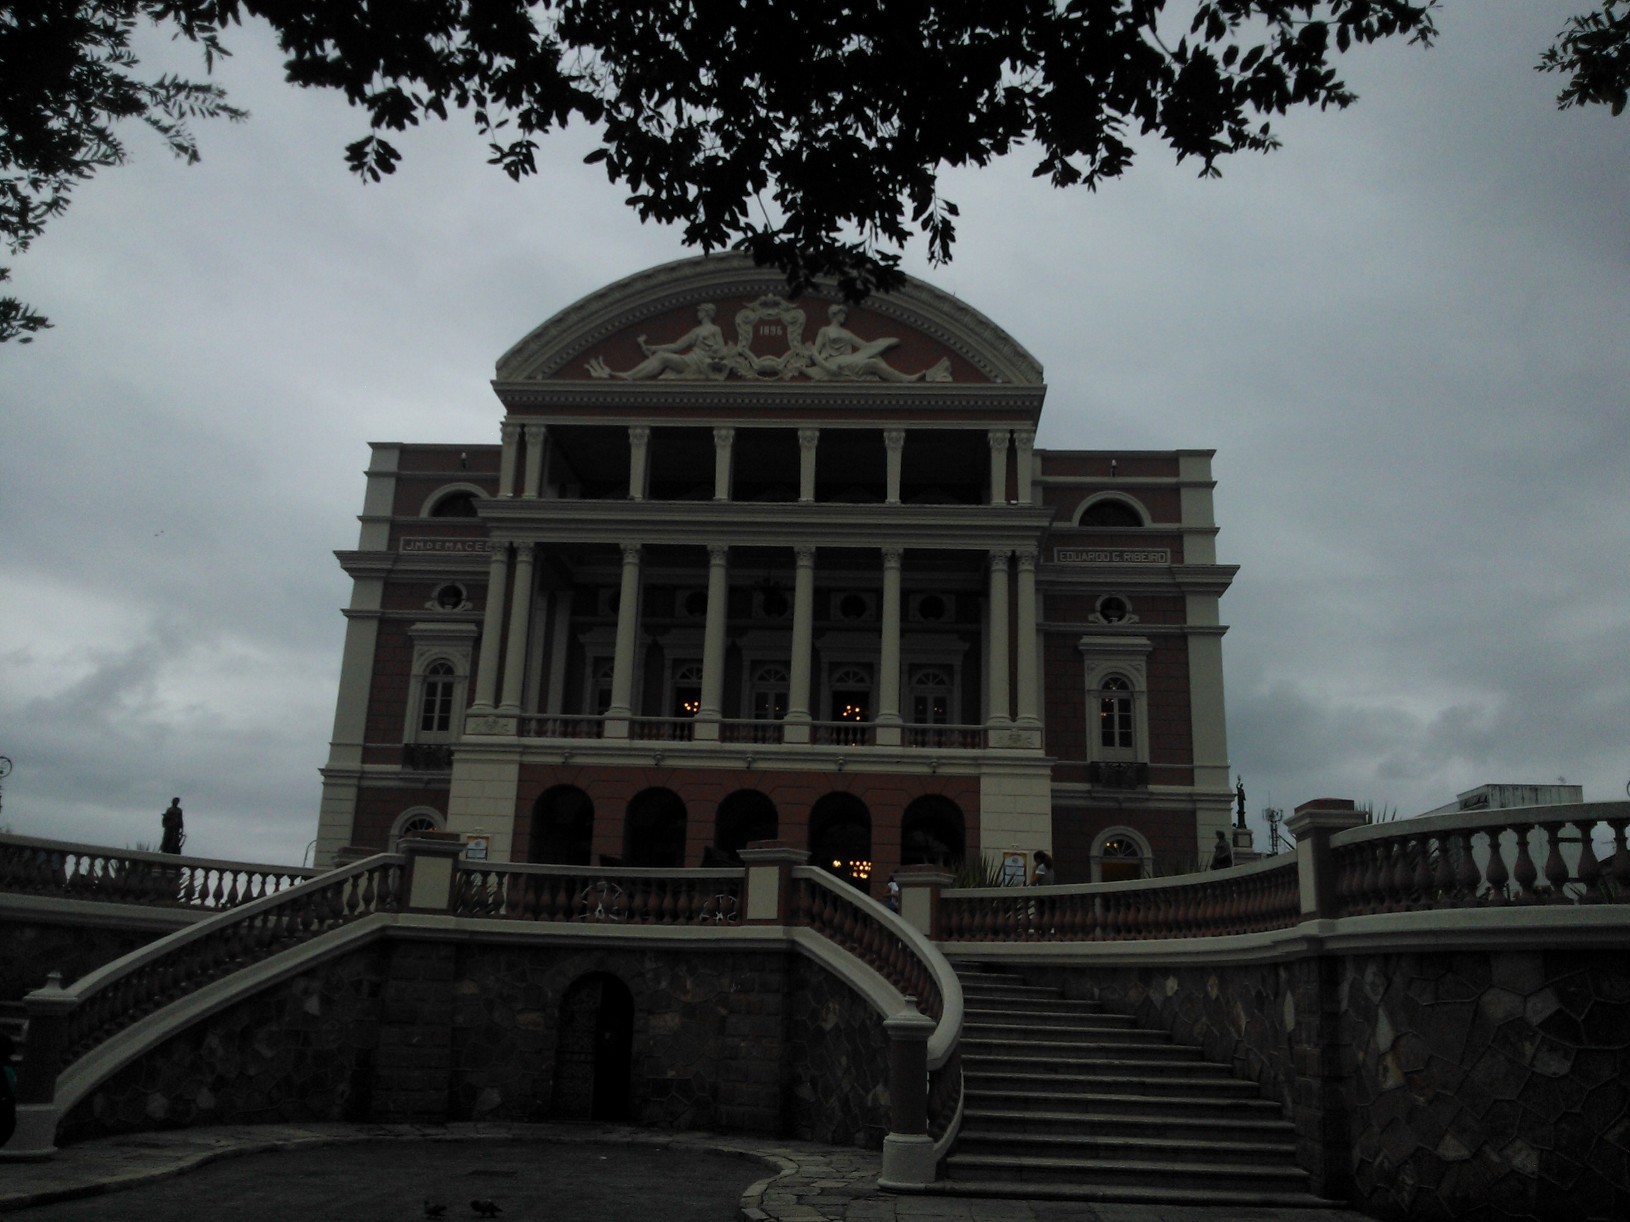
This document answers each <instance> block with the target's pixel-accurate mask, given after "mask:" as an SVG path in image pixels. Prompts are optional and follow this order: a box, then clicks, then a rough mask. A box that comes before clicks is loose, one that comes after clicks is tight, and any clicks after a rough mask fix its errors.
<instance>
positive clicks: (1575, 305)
mask: <svg viewBox="0 0 1630 1222" xmlns="http://www.w3.org/2000/svg"><path fill="white" fill-rule="evenodd" d="M1582 7H1584V0H1447V2H1446V5H1445V9H1444V11H1443V12H1442V14H1441V16H1440V25H1441V29H1442V37H1441V40H1440V43H1439V45H1438V46H1437V47H1436V48H1435V49H1433V50H1431V51H1423V50H1420V49H1418V48H1411V47H1406V46H1397V47H1386V48H1382V49H1375V48H1368V49H1363V50H1361V51H1358V52H1356V53H1354V54H1351V55H1349V56H1347V57H1346V59H1345V61H1344V63H1343V71H1344V74H1345V76H1346V77H1347V79H1348V81H1349V83H1350V84H1352V85H1353V86H1354V87H1355V88H1356V89H1357V90H1358V91H1359V93H1360V94H1361V95H1362V96H1361V100H1360V102H1359V103H1358V104H1357V105H1356V106H1354V107H1353V108H1351V109H1349V110H1348V111H1346V112H1344V113H1335V112H1332V113H1328V114H1311V115H1303V116H1296V117H1294V118H1292V119H1290V120H1288V121H1283V122H1281V123H1279V124H1277V126H1278V127H1279V128H1280V130H1281V133H1282V135H1283V137H1284V140H1285V148H1284V149H1282V150H1281V151H1279V152H1277V153H1274V154H1271V155H1269V156H1266V157H1262V156H1254V155H1252V156H1242V157H1238V158H1235V159H1233V160H1231V161H1229V162H1227V163H1226V164H1225V165H1224V177H1223V178H1222V180H1220V181H1202V180H1198V179H1196V178H1195V176H1194V174H1193V172H1192V171H1191V170H1190V169H1189V168H1188V167H1187V166H1185V167H1181V168H1178V167H1174V166H1172V165H1170V164H1168V163H1167V162H1166V161H1165V160H1164V159H1163V158H1162V157H1161V155H1160V154H1159V153H1158V152H1156V151H1154V150H1150V151H1149V152H1148V153H1147V154H1146V155H1145V156H1143V157H1142V158H1140V160H1139V162H1138V163H1137V164H1136V165H1134V167H1133V168H1132V170H1131V171H1130V172H1129V174H1128V175H1127V177H1126V178H1124V179H1123V180H1121V181H1120V182H1118V183H1113V184H1110V185H1108V186H1106V187H1105V188H1104V189H1103V190H1101V191H1100V192H1099V193H1098V194H1096V195H1093V194H1089V193H1087V192H1084V191H1075V192H1057V191H1054V190H1052V189H1051V188H1049V187H1047V186H1046V185H1045V184H1044V183H1042V182H1039V181H1036V180H1033V179H1031V177H1030V169H1031V164H1032V162H1031V159H1027V158H1026V157H1025V156H1024V155H1022V154H1021V155H1019V156H1017V157H1014V158H1011V159H1009V160H1008V161H1006V162H1004V163H1001V164H999V165H998V166H996V167H995V168H993V169H991V170H987V171H982V172H978V173H969V174H956V175H952V176H950V177H949V178H948V179H947V181H946V183H945V193H946V194H947V195H948V196H949V197H950V198H952V199H953V200H955V201H956V202H957V203H958V204H959V205H960V206H961V209H962V220H961V224H960V227H959V234H960V236H959V241H958V244H957V247H956V250H955V262H954V263H953V264H951V265H950V266H949V267H944V268H930V267H928V266H927V265H926V263H925V261H924V260H923V258H922V252H921V249H920V248H919V249H918V250H915V251H912V252H909V259H910V261H909V265H908V266H909V270H911V271H912V272H913V273H914V274H916V275H919V276H922V277H924V278H926V279H928V280H930V281H931V282H933V283H935V284H937V285H939V286H940V287H942V288H945V289H948V290H950V291H952V292H954V293H957V294H959V295H960V296H962V297H963V298H965V299H966V300H968V301H969V302H970V303H972V304H973V305H974V306H976V307H977V308H978V309H980V310H981V311H983V312H984V313H985V314H986V315H987V316H989V317H990V318H991V319H992V320H994V321H995V322H996V323H997V324H998V325H1000V326H1002V327H1004V328H1005V329H1007V330H1008V331H1009V332H1010V333H1012V334H1013V335H1014V336H1015V337H1016V338H1017V339H1018V340H1019V341H1020V342H1021V343H1023V344H1024V345H1025V346H1026V347H1028V348H1029V349H1030V351H1031V352H1033V353H1034V354H1035V355H1036V357H1037V358H1038V359H1039V360H1040V361H1041V362H1042V364H1043V366H1044V368H1045V370H1046V375H1047V381H1048V383H1049V386H1050V390H1049V394H1048V401H1047V408H1046V412H1045V414H1044V416H1043V421H1042V430H1041V435H1040V437H1039V438H1038V444H1040V445H1047V446H1053V447H1059V448H1087V449H1098V448H1134V449H1135V448H1148V449H1169V448H1173V447H1185V448H1186V447H1205V448H1214V449H1215V450H1216V451H1217V457H1216V461H1215V471H1216V476H1217V479H1218V481H1219V482H1218V488H1217V515H1218V522H1219V524H1220V526H1221V535H1220V537H1219V540H1218V553H1219V559H1220V560H1221V561H1222V562H1224V563H1230V564H1238V565H1239V566H1240V573H1239V576H1238V578H1237V579H1236V581H1235V583H1234V586H1233V588H1232V590H1231V591H1230V592H1229V593H1228V595H1227V596H1226V597H1225V598H1224V600H1223V618H1224V621H1225V622H1226V623H1228V624H1229V625H1230V628H1229V631H1228V634H1227V636H1226V637H1225V639H1224V660H1225V665H1226V674H1227V679H1226V682H1227V696H1228V736H1229V746H1230V754H1231V756H1232V761H1233V765H1234V767H1235V769H1236V770H1237V771H1238V772H1239V773H1240V774H1241V775H1242V776H1243V778H1244V780H1245V785H1246V788H1247V791H1248V794H1249V805H1250V808H1251V811H1252V814H1253V818H1256V817H1257V816H1258V815H1259V812H1260V811H1261V809H1262V808H1263V807H1264V806H1266V805H1269V804H1272V805H1274V806H1278V807H1283V808H1285V809H1286V810H1287V811H1288V809H1289V808H1291V807H1293V806H1295V805H1296V804H1298V803H1300V802H1303V801H1305V800H1307V799H1309V798H1313V797H1319V796H1325V795H1333V796H1342V797H1351V798H1354V799H1357V800H1359V801H1367V802H1370V803H1373V804H1374V805H1376V806H1385V807H1391V808H1397V809H1398V810H1399V812H1400V813H1401V814H1403V815H1410V814H1415V813H1418V812H1420V811H1423V810H1426V809H1428V808H1430V807H1433V806H1436V805H1439V804H1441V803H1443V802H1446V801H1449V800H1450V799H1452V798H1453V797H1454V795H1455V794H1456V793H1457V792H1460V791H1462V790H1465V789H1469V788H1471V787H1473V786H1475V785H1478V784H1481V783H1483V782H1492V781H1501V782H1538V783H1550V782H1554V781H1556V780H1558V779H1559V778H1563V777H1565V778H1566V779H1567V781H1568V782H1570V783H1574V784H1581V785H1583V786H1584V789H1585V797H1586V798H1587V799H1609V798H1616V797H1622V796H1623V795H1624V786H1625V783H1626V780H1627V778H1630V752H1627V751H1626V734H1627V728H1630V507H1627V497H1626V488H1627V486H1630V485H1627V481H1630V413H1627V410H1626V408H1627V405H1626V396H1627V389H1626V388H1627V387H1630V344H1627V343H1626V339H1625V335H1626V329H1627V324H1630V226H1627V224H1626V221H1627V215H1626V212H1627V204H1630V190H1627V185H1630V184H1627V175H1626V167H1627V164H1630V116H1626V117H1624V118H1621V119H1619V120H1614V119H1612V118H1611V117H1610V116H1608V115H1607V114H1606V113H1605V112H1600V111H1593V112H1590V113H1581V112H1577V111H1575V112H1568V113H1558V112H1557V111H1556V110H1555V108H1554V105H1553V96H1554V94H1555V92H1556V89H1557V81H1556V78H1554V77H1547V76H1541V75H1539V74H1537V73H1535V72H1534V71H1533V70H1532V65H1533V63H1534V62H1535V60H1536V59H1537V58H1538V56H1539V53H1540V51H1541V49H1542V48H1543V47H1544V46H1545V45H1547V43H1548V42H1549V41H1550V40H1551V38H1552V37H1553V36H1554V34H1555V33H1556V31H1557V30H1558V29H1559V28H1560V27H1561V26H1562V24H1563V22H1564V20H1565V18H1566V16H1567V15H1568V14H1569V12H1570V11H1573V10H1577V9H1579V8H1582ZM228 41H229V44H230V45H231V46H232V47H233V48H234V50H235V51H236V54H235V56H234V57H233V58H232V59H231V60H230V61H228V62H227V63H226V64H225V65H224V67H223V68H222V69H221V70H220V72H219V73H218V76H219V79H220V80H221V81H222V82H223V83H224V84H225V85H226V86H227V88H228V89H229V91H230V92H231V94H232V98H233V101H235V102H236V103H238V104H239V105H243V106H246V107H248V108H249V109H250V110H251V111H252V112H253V115H252V118H251V119H250V120H249V121H248V122H247V123H244V124H241V125H237V126H228V125H225V124H222V125H217V126H210V127H208V128H206V129H204V130H203V131H202V132H201V136H202V143H203V148H204V160H203V163H202V164H201V165H198V166H194V167H186V166H183V165H181V164H179V163H178V162H175V161H173V160H172V159H170V158H169V157H168V156H167V155H166V154H165V153H164V151H163V150H162V149H161V148H160V147H159V145H158V143H157V141H156V139H155V138H152V137H150V136H149V135H148V134H147V133H146V132H145V131H144V130H142V129H140V128H132V129H131V130H130V131H129V132H128V133H127V135H128V144H129V146H130V150H131V153H132V160H133V164H131V165H129V166H127V167H124V168H121V169H118V170H114V171H110V172H105V173H103V174H102V175H101V176H100V177H98V178H97V179H96V180H95V181H94V182H92V183H91V184H90V185H89V186H87V187H85V188H83V189H81V190H80V192H79V193H78V194H77V196H76V197H75V200H74V204H73V207H72V209H71V210H70V212H69V213H68V215H67V216H66V217H65V218H63V219H61V220H58V221H56V222H54V223H53V224H52V226H51V228H50V229H49V230H48V232H47V234H46V236H45V237H44V238H42V239H41V240H40V241H39V242H38V243H36V245H35V247H34V249H33V250H32V251H31V252H30V253H28V254H27V255H25V256H24V257H22V258H20V259H18V260H16V261H15V264H14V266H15V268H16V272H15V281H16V285H15V287H16V290H17V293H18V295H19V296H21V297H23V299H24V300H27V301H29V302H31V303H32V304H34V305H35V306H37V307H38V308H41V309H43V310H45V311H46V312H47V313H48V314H50V316H51V317H52V319H53V321H54V322H55V323H56V329H55V330H52V331H49V332H47V333H45V334H44V335H43V336H42V337H41V338H40V339H39V340H37V341H36V342H35V343H33V344H32V345H29V346H27V347H18V346H16V345H10V346H7V347H6V348H0V402H3V404H4V411H3V413H0V523H3V535H0V754H4V755H7V756H9V757H10V758H11V759H12V760H13V761H14V764H15V770H14V772H13V773H12V775H11V776H10V777H9V778H8V779H6V780H5V781H4V783H3V787H0V791H3V795H4V810H3V812H0V825H8V824H9V825H10V828H11V830H13V831H16V832H19V833H24V834H31V835H42V836H52V837H58V838H63V839H71V840H84V841H92V842H98V843H108V844H113V845H132V846H133V845H135V844H138V843H155V842H156V841H157V839H158V834H159V812H160V811H161V810H162V809H163V807H164V806H165V805H166V803H167V802H168V800H169V798H170V797H171V796H172V795H174V794H180V795H182V797H183V801H184V805H185V807H186V810H187V827H188V831H189V833H190V836H189V841H188V850H189V851H190V852H197V853H200V854H203V855H208V856H220V857H235V858H242V859H248V860H261V861H283V862H293V861H297V860H299V859H300V857H301V855H302V853H303V851H304V850H305V848H306V845H307V842H308V841H310V840H311V838H312V837H313V836H314V835H315V834H316V815H317V805H318V796H319V778H318V775H317V769H318V767H319V766H320V765H321V764H322V763H323V761H324V759H325V757H326V754H327V742H328V735H329V731H330V728H331V725H332V717H333V704H334V694H335V685H336V682H337V677H338V673H339V663H340V648H341V641H342V636H343V630H344V621H343V619H342V618H341V615H340V607H341V606H342V605H343V604H344V603H345V602H346V600H347V599H348V597H349V583H348V581H347V579H346V578H345V576H344V574H343V573H342V572H341V571H340V568H339V566H338V564H337V563H336V562H335V561H334V558H333V556H332V552H333V551H334V550H335V549H336V548H350V547H353V546H355V543H356V537H357V523H356V514H357V513H358V511H359V510H360V508H361V502H362V492H363V479H362V471H363V469H364V467H365V466H366V464H367V460H368V449H367V443H368V442H370V441H417V442H471V443H479V442H495V441H496V440H497V439H498V421H499V415H500V409H499V405H498V402H497V400H496V399H495V398H494V397H493V395H492V392H491V389H490V387H489V386H488V384H487V383H488V379H489V378H490V377H491V376H492V372H493V366H494V363H495V362H496V360H497V358H498V357H499V355H500V354H502V353H503V352H504V351H505V350H506V349H507V348H508V347H509V346H510V345H511V344H512V343H514V342H515V341H516V340H518V339H519V338H521V337H522V336H524V335H525V334H526V333H527V332H528V331H530V330H531V329H532V328H533V327H534V326H536V325H537V324H538V323H539V322H541V321H542V320H544V319H545V318H547V317H549V316H550V315H552V314H554V313H555V312H556V311H557V310H559V309H561V308H563V307H565V306H567V305H569V304H570V303H571V302H573V301H574V300H576V299H577V298H578V297H580V296H582V295H583V294H585V293H588V292H590V291H592V290H594V289H596V288H598V287H600V286H601V285H603V284H605V283H608V282H610V281H612V280H615V279H617V278H619V277H622V276H625V275H628V274H630V273H633V272H636V271H639V270H641V269H642V268H645V267H648V266H651V265H654V264H658V263H664V262H667V261H669V260H671V259H674V258H678V257H682V256H683V255H685V254H687V253H689V252H688V251H687V250H686V249H685V248H684V247H682V246H681V245H680V243H679V239H678V237H677V235H676V234H675V233H674V232H672V231H670V230H666V229H662V228H657V227H652V226H642V225H640V224H639V222H638V221H637V219H636V218H635V217H634V215H633V213H632V212H630V211H629V210H627V209H625V208H624V207H623V206H622V199H623V196H624V194H625V192H624V191H623V190H621V189H619V188H617V187H613V186H610V185H608V184H607V183H606V182H605V180H604V178H603V176H602V175H601V173H600V171H599V170H598V168H597V167H587V166H584V165H582V164H581V158H582V155H583V154H584V153H585V152H587V151H588V149H589V148H591V147H592V146H593V145H592V134H591V133H588V132H586V131H582V130H574V131H573V132H570V133H568V134H567V135H566V136H564V137H552V138H551V139H550V141H549V142H548V143H546V144H545V146H544V158H543V159H544V163H545V165H546V167H547V169H546V173H545V174H544V175H542V176H541V177H540V178H537V179H534V180H531V181H528V182H524V183H521V184H519V185H517V184H512V183H511V182H509V180H508V179H506V178H505V177H503V175H502V174H501V173H500V172H499V171H498V170H496V169H494V168H492V167H488V166H487V165H485V164H484V156H485V154H484V149H483V145H482V143H481V141H480V140H479V138H478V137H477V136H476V135H475V133H474V132H473V130H472V129H471V128H470V127H469V126H468V125H467V123H458V122H455V123H453V124H450V125H447V126H445V127H442V128H439V129H433V130H429V131H426V132H422V133H416V134H413V135H412V136H410V137H409V138H408V139H406V140H403V141H401V142H400V145H401V147H402V148H403V149H404V151H405V152H406V154H407V157H406V161H405V164H404V166H403V168H402V169H401V170H400V171H399V172H398V173H397V174H396V175H395V177H394V178H393V179H390V180H387V181H386V182H385V183H383V184H381V185H377V186H367V187H364V186H361V185H358V184H357V182H356V181H354V180H353V179H352V178H350V177H349V176H348V175H347V173H346V171H345V168H344V165H343V160H342V150H343V148H344V145H345V144H346V143H347V142H348V141H350V140H352V139H355V138H356V137H357V136H359V135H361V134H363V131H364V130H365V126H364V123H363V121H362V119H361V117H360V116H359V115H357V114H355V113H352V112H350V111H349V110H348V109H347V108H346V107H345V106H344V104H343V102H342V101H341V100H340V99H338V98H336V97H332V96H327V95H320V94H315V93H311V92H308V91H297V90H295V89H293V88H292V87H290V86H287V85H285V84H283V83H282V81H281V72H280V68H279V62H278V58H277V56H276V54H275V50H274V49H273V48H272V45H271V40H270V38H269V37H267V36H266V35H265V33H264V31H262V30H260V29H257V28H254V27H250V28H248V29H245V30H243V31H241V32H237V31H235V32H234V33H233V34H232V36H231V37H230V38H229V40H228ZM1260 841H1265V834H1260V833H1259V842H1260Z"/></svg>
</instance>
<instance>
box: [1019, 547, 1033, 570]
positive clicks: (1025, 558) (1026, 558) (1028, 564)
mask: <svg viewBox="0 0 1630 1222" xmlns="http://www.w3.org/2000/svg"><path fill="white" fill-rule="evenodd" d="M1015 554H1016V555H1017V556H1018V558H1019V572H1021V573H1026V572H1029V573H1034V572H1035V571H1036V549H1035V548H1033V547H1021V548H1020V549H1019V550H1018V551H1017V552H1016V553H1015Z"/></svg>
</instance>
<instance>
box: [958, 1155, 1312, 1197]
mask: <svg viewBox="0 0 1630 1222" xmlns="http://www.w3.org/2000/svg"><path fill="white" fill-rule="evenodd" d="M945 1167H946V1172H947V1174H948V1175H949V1176H950V1178H951V1179H952V1180H955V1181H961V1180H982V1181H987V1182H1005V1183H1007V1184H1008V1185H1009V1189H1010V1192H1011V1188H1012V1185H1015V1184H1022V1185H1025V1191H1024V1192H1023V1193H1021V1194H1017V1195H1024V1196H1028V1195H1030V1194H1029V1191H1028V1188H1029V1185H1031V1184H1044V1183H1054V1184H1092V1185H1095V1186H1098V1187H1117V1188H1128V1187H1141V1188H1148V1187H1150V1186H1155V1185H1158V1186H1159V1187H1160V1188H1161V1189H1162V1190H1164V1191H1198V1192H1207V1191H1209V1192H1212V1193H1217V1194H1220V1193H1306V1192H1307V1191H1308V1182H1309V1181H1308V1176H1307V1172H1305V1171H1303V1170H1301V1169H1300V1168H1299V1167H1296V1166H1294V1165H1288V1164H1287V1165H1285V1166H1266V1165H1263V1166H1257V1165H1253V1164H1234V1163H1208V1162H1196V1161H1193V1160H1191V1159H1188V1158H1186V1157H1185V1158H1184V1159H1183V1161H1181V1162H1179V1161H1177V1160H1175V1159H1170V1158H1115V1157H1103V1158H1050V1157H1046V1156H1044V1155H1040V1154H1030V1155H1023V1156H1019V1155H1013V1154H1009V1153H1006V1152H1003V1153H998V1154H961V1153H953V1154H952V1155H951V1156H950V1157H949V1158H948V1159H946V1160H945Z"/></svg>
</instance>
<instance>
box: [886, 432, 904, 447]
mask: <svg viewBox="0 0 1630 1222" xmlns="http://www.w3.org/2000/svg"><path fill="white" fill-rule="evenodd" d="M905 443H906V431H905V430H904V429H884V430H883V444H884V445H885V446H887V447H888V448H889V449H891V450H898V449H900V448H901V447H902V446H904V445H905Z"/></svg>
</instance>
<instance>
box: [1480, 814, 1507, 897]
mask: <svg viewBox="0 0 1630 1222" xmlns="http://www.w3.org/2000/svg"><path fill="white" fill-rule="evenodd" d="M1483 834H1484V835H1485V836H1487V837H1488V842H1489V864H1488V869H1487V870H1485V871H1484V876H1485V877H1486V878H1487V879H1488V885H1489V890H1488V902H1489V903H1490V904H1492V905H1494V906H1495V907H1497V908H1500V907H1504V906H1505V905H1506V904H1509V903H1510V902H1511V891H1510V888H1509V886H1508V884H1509V883H1510V881H1511V872H1510V871H1509V870H1507V869H1506V866H1505V858H1504V857H1502V856H1501V855H1500V840H1501V838H1502V837H1503V836H1504V835H1505V829H1504V828H1499V827H1491V828H1485V829H1484V831H1483Z"/></svg>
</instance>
